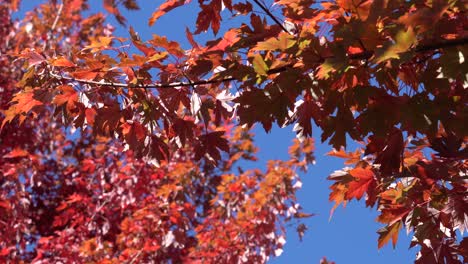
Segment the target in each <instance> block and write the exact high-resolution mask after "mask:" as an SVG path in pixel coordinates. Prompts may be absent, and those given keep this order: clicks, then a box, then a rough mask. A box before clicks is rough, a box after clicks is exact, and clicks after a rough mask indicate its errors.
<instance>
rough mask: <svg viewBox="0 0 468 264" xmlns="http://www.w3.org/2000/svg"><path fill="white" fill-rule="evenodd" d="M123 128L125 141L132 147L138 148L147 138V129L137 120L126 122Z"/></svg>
mask: <svg viewBox="0 0 468 264" xmlns="http://www.w3.org/2000/svg"><path fill="white" fill-rule="evenodd" d="M121 128H122V134H123V136H124V138H125V142H127V144H128V145H129V146H130V149H133V150H136V149H138V148H139V146H140V145H141V144H142V143H143V140H144V139H145V138H146V129H145V128H144V127H143V126H142V125H141V124H140V123H139V122H137V121H132V122H131V123H129V122H125V123H123V124H122V125H121Z"/></svg>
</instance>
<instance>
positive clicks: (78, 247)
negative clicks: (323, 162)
mask: <svg viewBox="0 0 468 264" xmlns="http://www.w3.org/2000/svg"><path fill="white" fill-rule="evenodd" d="M188 2H189V1H185V2H184V1H175V0H169V1H167V2H165V3H164V4H162V5H161V6H160V7H159V9H158V10H156V11H155V12H154V13H153V15H152V16H151V17H150V18H149V24H150V25H152V24H154V23H157V20H158V19H159V18H160V17H161V16H162V15H165V14H166V13H167V12H169V11H170V10H172V9H174V8H176V7H178V6H181V5H184V4H188ZM274 3H275V4H276V5H277V6H278V7H280V8H281V11H278V12H276V13H278V14H276V13H275V12H272V11H271V9H269V8H268V7H266V6H265V5H264V4H262V3H261V2H259V1H257V0H253V2H249V1H236V2H232V1H230V0H223V1H221V0H212V1H209V2H204V1H200V2H199V6H200V10H199V13H198V16H197V22H196V25H195V28H194V34H201V33H202V32H205V31H207V30H209V29H211V30H212V31H213V33H214V34H215V35H216V34H220V35H222V37H221V38H218V39H216V40H212V41H209V42H207V43H206V44H205V45H202V44H201V43H197V42H196V41H195V40H194V36H193V35H192V34H193V33H191V31H190V29H187V39H188V41H189V43H190V44H191V46H192V48H191V49H189V50H184V49H182V48H181V46H180V45H179V43H177V42H174V41H170V40H168V39H167V38H166V37H164V36H158V35H154V36H153V37H152V39H150V40H148V41H144V40H142V39H141V38H140V37H139V36H138V34H137V33H136V32H134V30H133V29H132V28H131V27H130V28H129V31H130V40H126V39H123V38H121V37H117V36H114V35H113V27H111V26H107V25H105V16H104V15H103V14H101V13H97V14H91V15H86V16H85V13H84V12H83V11H84V10H86V9H87V8H88V5H89V3H88V2H87V1H85V0H73V1H72V0H70V1H63V2H57V1H49V2H47V3H45V4H42V5H40V6H38V7H37V8H36V9H34V10H33V11H31V12H28V13H26V15H25V16H24V18H22V20H21V21H19V22H14V23H13V22H12V21H11V19H10V15H11V12H12V11H13V10H16V9H17V8H18V4H19V1H6V0H2V6H1V11H0V12H2V16H1V17H2V21H0V22H1V23H2V26H1V27H0V28H1V29H2V31H1V36H2V38H1V43H0V45H1V51H2V54H3V55H2V59H1V64H0V65H1V72H0V74H1V76H2V79H1V80H2V83H1V87H2V89H3V91H2V97H1V100H2V101H1V107H2V113H3V114H2V115H1V116H0V118H1V119H0V121H1V126H2V131H1V135H2V137H1V142H0V144H1V145H0V146H1V147H0V155H1V156H0V161H1V163H0V164H1V165H0V171H1V172H2V178H1V183H2V189H1V193H0V210H1V212H2V213H1V216H0V217H1V218H0V230H1V231H2V234H5V235H3V236H2V238H1V239H0V247H1V249H2V250H1V252H0V257H1V258H4V259H5V260H13V261H31V260H33V259H34V260H35V261H37V262H38V263H41V262H45V263H48V262H57V261H64V262H67V261H71V260H75V261H79V262H115V263H120V262H129V263H133V262H144V263H146V262H150V261H154V262H158V263H159V262H165V261H172V262H200V263H205V262H208V263H232V262H249V263H257V262H264V261H266V260H267V258H268V257H270V256H274V255H278V254H280V253H281V250H282V246H283V244H284V237H283V236H284V225H285V222H286V221H289V220H291V219H292V218H302V217H305V216H307V214H305V213H303V212H301V211H300V208H298V206H297V204H296V202H295V199H296V198H295V190H296V189H297V186H298V184H296V183H297V182H298V181H299V179H298V177H297V175H296V170H306V168H307V165H308V164H309V163H311V162H313V160H314V157H313V154H312V152H313V143H312V140H311V139H310V136H312V124H311V122H312V120H313V121H314V122H315V123H316V125H317V126H319V127H320V128H321V131H319V132H320V133H321V139H322V141H326V140H328V142H329V143H330V145H331V146H332V147H334V149H335V150H334V151H331V152H329V155H333V156H338V157H341V158H345V159H346V161H345V163H346V164H347V165H353V167H352V168H345V169H343V170H340V171H336V172H335V173H334V174H332V175H330V177H329V179H330V180H332V181H333V184H332V186H331V194H330V200H331V201H334V202H335V207H334V208H333V210H334V209H335V208H336V206H338V205H339V204H346V202H348V201H351V200H353V199H354V198H355V199H357V200H360V199H361V198H362V197H364V196H365V197H366V205H367V206H369V207H376V208H377V210H379V212H380V216H379V217H378V221H379V222H381V223H383V224H385V227H384V228H382V229H381V230H379V231H378V233H379V240H378V247H379V248H380V247H382V246H383V245H385V244H386V243H388V242H389V241H390V240H392V242H393V245H395V243H396V241H397V238H398V231H399V230H400V229H401V228H402V227H406V228H408V229H409V230H412V231H413V234H414V239H413V242H412V243H411V246H416V245H417V246H419V247H420V249H421V250H420V254H419V255H418V257H417V259H416V263H462V261H463V260H464V261H466V260H467V256H466V255H467V252H466V247H467V244H466V241H467V240H466V239H465V238H463V239H460V238H459V237H458V236H459V235H460V232H463V231H464V230H465V228H466V226H467V214H468V212H467V208H468V206H467V195H466V194H467V191H466V187H467V178H466V171H467V166H466V162H465V160H466V157H467V150H466V135H467V133H466V126H465V123H466V96H467V93H466V91H465V90H466V82H467V80H466V78H467V74H466V69H467V67H466V62H465V57H466V51H467V50H466V45H465V44H466V42H467V30H466V28H467V20H466V15H465V13H466V6H465V4H464V3H463V1H422V0H415V1H382V0H374V1H372V0H364V1H353V0H341V1H336V2H322V3H321V4H318V3H315V2H314V1H307V0H305V1H304V0H288V1H286V0H280V1H274ZM103 6H104V8H105V9H106V12H108V13H111V14H113V15H114V16H115V17H116V18H117V20H118V21H119V22H120V23H122V24H125V17H124V16H123V15H122V13H121V9H122V8H126V9H130V10H135V9H138V4H137V3H136V2H135V1H134V0H125V1H113V0H105V1H103ZM224 8H226V9H227V10H229V11H230V12H231V15H229V16H230V17H233V19H234V20H235V19H236V18H237V19H239V20H238V22H239V24H238V26H237V27H233V28H231V29H229V30H227V31H225V32H220V28H221V27H220V25H221V22H222V19H225V18H226V16H225V14H226V12H224V13H221V11H222V10H223V9H224ZM256 10H262V11H263V12H264V13H265V17H261V16H259V15H257V14H256ZM127 44H130V45H132V46H133V47H134V48H136V49H137V50H138V52H137V53H135V54H129V53H128V49H127V48H126V47H127V46H126V45H127ZM156 80H157V81H156ZM255 123H260V124H262V126H263V127H264V128H265V130H266V131H269V130H270V129H271V127H272V125H273V123H276V124H277V125H279V126H285V125H288V124H294V130H295V131H296V132H297V137H298V139H296V140H295V141H294V143H293V145H292V146H291V148H290V159H289V160H286V161H270V162H268V166H267V169H266V171H264V172H262V171H260V170H256V169H253V170H245V171H244V170H243V169H242V168H241V167H242V166H241V165H239V164H242V163H238V161H240V160H255V159H256V158H255V152H256V148H255V146H254V145H253V142H252V134H251V132H249V130H248V128H250V127H252V125H253V124H255ZM347 137H348V138H349V137H350V138H351V139H352V140H355V141H360V142H363V144H364V145H365V147H363V149H362V150H361V149H358V150H357V151H355V152H352V153H351V152H346V151H345V150H344V149H343V148H342V147H346V141H347ZM304 229H305V227H304V226H303V225H302V224H300V225H298V231H299V232H300V233H301V232H303V231H304ZM462 258H463V260H462ZM323 261H324V262H326V260H323Z"/></svg>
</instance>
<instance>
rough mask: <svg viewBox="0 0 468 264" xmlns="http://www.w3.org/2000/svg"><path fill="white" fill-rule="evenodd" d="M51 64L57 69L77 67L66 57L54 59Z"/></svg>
mask: <svg viewBox="0 0 468 264" xmlns="http://www.w3.org/2000/svg"><path fill="white" fill-rule="evenodd" d="M50 64H51V65H52V66H56V67H75V66H76V65H75V64H74V63H73V62H71V61H69V60H68V59H66V58H64V57H58V58H55V59H53V60H52V61H51V62H50Z"/></svg>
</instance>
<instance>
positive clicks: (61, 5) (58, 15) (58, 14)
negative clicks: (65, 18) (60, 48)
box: [51, 3, 63, 31]
mask: <svg viewBox="0 0 468 264" xmlns="http://www.w3.org/2000/svg"><path fill="white" fill-rule="evenodd" d="M62 11H63V3H61V4H60V6H59V9H58V12H57V16H56V17H55V20H54V23H53V24H52V28H51V31H54V30H55V27H57V23H58V21H59V18H60V16H61V15H62Z"/></svg>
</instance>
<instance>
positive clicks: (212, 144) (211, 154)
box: [195, 131, 229, 163]
mask: <svg viewBox="0 0 468 264" xmlns="http://www.w3.org/2000/svg"><path fill="white" fill-rule="evenodd" d="M223 136H224V131H216V132H211V133H208V134H205V135H202V136H201V137H199V142H200V144H199V145H197V147H196V148H195V159H197V160H199V159H201V158H202V157H203V156H204V155H205V154H207V155H208V158H209V160H211V161H214V162H215V163H216V162H217V161H219V160H220V159H221V154H220V152H219V150H218V149H220V150H222V151H224V152H229V143H228V141H227V139H226V138H224V137H223Z"/></svg>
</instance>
